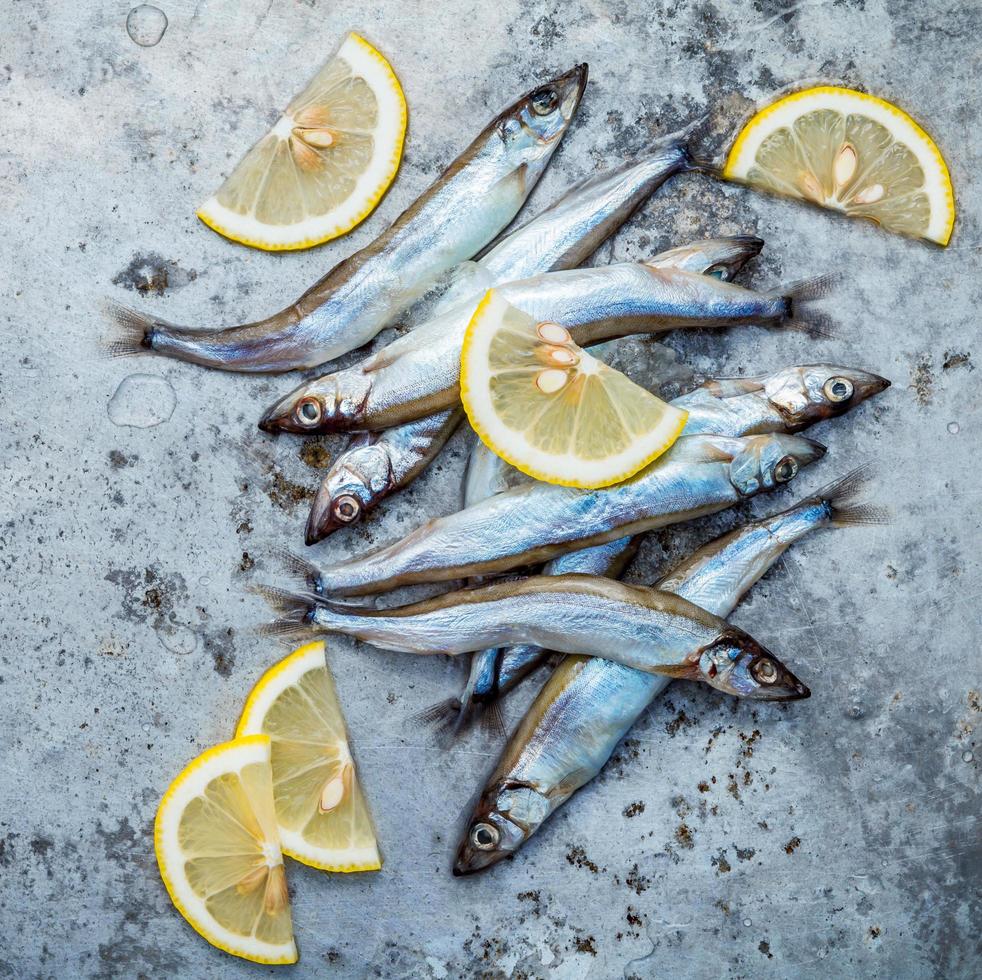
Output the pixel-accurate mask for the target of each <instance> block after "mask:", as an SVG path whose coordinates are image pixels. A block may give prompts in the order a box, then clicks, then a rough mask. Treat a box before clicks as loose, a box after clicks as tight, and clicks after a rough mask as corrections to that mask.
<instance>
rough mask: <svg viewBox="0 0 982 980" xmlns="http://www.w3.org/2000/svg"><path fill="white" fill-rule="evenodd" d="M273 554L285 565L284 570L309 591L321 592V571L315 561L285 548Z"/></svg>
mask: <svg viewBox="0 0 982 980" xmlns="http://www.w3.org/2000/svg"><path fill="white" fill-rule="evenodd" d="M273 556H274V558H275V559H276V560H277V561H278V562H279V563H280V564H281V565H282V566H283V570H284V571H285V572H286V573H287V574H288V575H290V576H291V577H292V578H294V579H296V580H297V581H298V582H302V583H303V584H304V587H305V588H306V589H307V590H308V591H310V592H314V593H319V592H320V589H321V584H320V580H321V572H320V569H319V568H318V567H317V566H316V565H315V564H314V563H313V562H310V561H307V559H306V558H301V557H300V555H298V554H295V553H294V552H292V551H287V550H285V549H284V550H277V551H275V552H274V553H273Z"/></svg>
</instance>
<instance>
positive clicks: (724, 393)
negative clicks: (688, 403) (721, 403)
mask: <svg viewBox="0 0 982 980" xmlns="http://www.w3.org/2000/svg"><path fill="white" fill-rule="evenodd" d="M764 381H765V379H764V378H706V380H705V381H703V383H702V384H701V385H700V386H699V387H700V388H701V389H704V390H705V391H707V392H709V393H710V394H711V395H712V396H713V397H714V398H734V397H736V396H737V395H749V394H751V393H753V392H755V391H763V390H764Z"/></svg>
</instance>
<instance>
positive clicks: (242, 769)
mask: <svg viewBox="0 0 982 980" xmlns="http://www.w3.org/2000/svg"><path fill="white" fill-rule="evenodd" d="M154 847H155V850H156V853H157V864H158V865H159V866H160V874H161V876H162V877H163V879H164V884H165V885H166V886H167V891H168V892H169V893H170V897H171V900H172V901H173V902H174V904H175V905H176V906H177V908H178V910H179V911H180V913H181V915H183V916H184V918H185V919H187V920H188V922H189V923H190V924H191V925H192V926H193V927H194V929H195V931H196V932H198V933H200V934H201V935H202V936H204V938H205V939H207V940H208V942H210V943H211V944H212V945H214V946H217V947H218V948H219V949H223V950H225V951H226V952H227V953H233V954H234V955H235V956H242V957H244V958H245V959H247V960H253V961H254V962H256V963H295V962H296V960H297V947H296V944H295V943H294V941H293V925H292V923H291V920H290V897H289V893H288V892H287V886H286V873H285V870H284V868H283V856H282V854H281V853H280V844H279V834H278V831H277V828H276V815H275V813H274V810H273V781H272V770H271V769H270V743H269V739H268V738H264V737H262V736H254V737H252V738H241V739H236V740H235V741H234V742H226V743H224V744H223V745H216V746H215V747H214V748H213V749H209V750H208V751H207V752H205V753H204V754H203V755H200V756H198V758H197V759H195V760H194V761H193V762H192V763H191V764H190V765H189V766H188V767H187V768H186V769H185V770H184V771H183V772H182V773H181V774H180V775H179V776H178V777H177V779H175V780H174V782H173V783H171V785H170V788H169V789H168V790H167V793H166V794H165V795H164V798H163V800H161V803H160V807H159V809H158V810H157V821H156V824H155V827H154Z"/></svg>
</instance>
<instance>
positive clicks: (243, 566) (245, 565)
mask: <svg viewBox="0 0 982 980" xmlns="http://www.w3.org/2000/svg"><path fill="white" fill-rule="evenodd" d="M255 564H256V560H255V559H254V558H253V557H252V555H250V554H249V552H248V551H243V552H242V560H241V561H240V562H239V569H240V570H241V571H243V572H248V571H249V569H250V568H252V567H253V566H254V565H255Z"/></svg>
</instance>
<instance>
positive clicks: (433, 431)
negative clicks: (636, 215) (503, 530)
mask: <svg viewBox="0 0 982 980" xmlns="http://www.w3.org/2000/svg"><path fill="white" fill-rule="evenodd" d="M686 157H687V155H686V153H685V150H684V148H683V147H680V146H678V145H671V146H669V147H666V148H663V149H662V150H660V151H659V152H658V153H656V154H653V155H652V156H650V157H647V158H646V159H645V160H644V161H642V162H641V163H637V164H634V165H632V166H631V167H630V168H627V169H622V170H621V171H619V172H618V174H617V175H611V176H609V177H606V178H603V179H597V180H594V181H591V182H590V184H589V185H588V186H587V187H586V188H582V189H581V191H580V194H581V195H586V197H587V198H588V200H593V201H594V204H595V206H594V207H593V209H592V211H591V209H590V208H589V207H588V206H587V205H586V204H584V203H583V201H582V200H580V197H579V196H577V197H575V199H574V195H573V193H572V192H571V194H570V195H567V198H569V199H570V200H569V204H568V206H566V207H563V206H562V205H563V203H564V202H565V201H566V200H567V198H564V199H563V201H560V202H559V204H558V205H554V206H553V208H550V209H549V210H550V211H556V212H557V214H556V217H555V220H550V221H549V222H548V224H547V225H546V226H544V227H543V228H541V229H540V231H538V232H536V234H535V235H534V236H529V237H526V236H525V234H524V231H525V229H520V230H519V231H517V232H515V233H513V234H512V235H509V236H508V238H506V239H505V240H504V241H503V242H502V243H501V245H499V246H497V247H496V248H495V249H493V250H492V251H491V253H489V256H488V258H489V259H491V258H493V257H496V256H497V258H495V261H494V263H493V264H492V265H490V267H489V268H490V269H491V271H490V272H489V274H488V276H487V277H485V278H484V280H483V281H484V282H487V283H490V284H492V285H493V282H492V280H491V276H507V275H509V273H510V271H511V270H520V269H522V263H523V262H524V265H525V266H526V267H529V266H531V265H532V264H534V259H529V258H528V256H535V257H540V256H541V257H546V258H548V260H549V261H554V259H555V257H556V256H557V255H558V256H559V261H562V262H565V261H576V260H579V259H581V258H582V257H583V256H582V254H581V252H580V251H579V250H577V249H575V248H574V247H573V246H574V245H575V244H576V242H577V240H578V239H577V235H576V234H574V233H573V232H572V231H571V229H574V228H576V227H579V228H581V229H582V235H586V236H588V237H589V238H590V241H591V245H590V247H594V245H595V244H598V243H597V240H596V235H597V227H596V226H595V225H593V224H591V223H590V221H589V220H588V217H589V215H590V214H591V213H592V214H593V215H594V217H595V219H596V221H597V222H599V223H602V224H603V226H604V228H605V231H604V234H605V235H606V234H609V233H610V231H613V230H614V228H613V227H612V225H613V224H614V222H613V221H612V220H610V215H611V214H613V215H616V216H617V223H620V221H621V220H623V219H624V218H626V217H627V216H628V213H629V212H630V211H631V210H633V209H634V207H635V206H636V201H637V197H638V196H639V194H641V193H642V192H645V193H650V191H651V190H653V189H654V188H655V187H656V186H658V185H660V184H661V183H663V182H664V180H665V179H666V178H667V177H668V176H670V175H671V174H672V173H674V172H676V171H677V169H678V168H679V167H682V166H684V165H685V160H686ZM574 204H575V205H576V206H575V208H574ZM547 214H548V212H547ZM540 217H545V216H540ZM539 222H540V218H536V219H534V220H533V221H532V222H530V223H529V224H528V225H526V226H525V228H528V229H531V228H532V226H535V225H537V224H539ZM549 232H551V233H552V237H551V238H550V237H549ZM582 235H581V236H580V238H582ZM514 239H518V240H521V241H523V242H524V243H525V245H526V246H527V248H526V250H525V251H522V252H521V253H518V252H516V251H514V250H513V249H512V247H511V246H509V249H508V252H507V253H505V254H506V255H507V256H508V261H507V262H505V261H504V258H503V257H502V256H501V254H500V252H499V250H500V249H502V248H503V247H504V246H506V245H508V243H509V242H511V241H512V240H514ZM550 242H552V243H553V244H554V245H556V243H559V244H558V245H557V246H556V247H555V248H554V250H553V251H552V252H550V250H549V248H548V245H549V243H550ZM762 244H763V243H762V242H761V241H760V239H758V238H750V237H748V236H740V237H734V238H729V239H716V240H711V241H707V242H698V243H694V244H692V245H686V246H682V247H681V248H675V249H672V250H671V251H670V252H665V253H663V254H662V255H660V256H658V257H657V259H655V260H653V261H659V262H668V263H669V264H670V263H672V262H677V263H678V266H679V267H680V268H686V269H691V270H693V271H703V272H714V273H716V272H718V273H719V275H720V277H721V278H724V279H728V278H730V276H731V275H732V274H733V272H734V271H735V270H736V269H738V268H739V267H741V266H742V265H743V264H744V263H745V262H746V261H747V260H748V259H749V258H751V257H752V256H754V255H756V254H757V253H758V252H759V251H760V248H761V246H762ZM522 256H525V258H522ZM461 418H462V414H461V413H460V412H459V411H458V410H455V409H444V410H443V411H441V412H438V413H436V415H431V416H424V417H423V418H422V419H417V420H415V421H413V422H407V423H405V424H403V425H400V426H395V427H393V428H391V429H387V430H385V431H384V432H381V433H376V434H374V435H371V436H358V437H356V439H355V441H354V442H353V443H352V444H351V445H350V446H349V447H348V448H347V449H346V450H345V451H344V452H343V453H341V454H340V455H339V456H338V457H337V459H336V460H335V461H334V462H333V464H332V465H331V468H330V469H329V470H328V472H327V475H326V476H325V477H324V480H323V482H322V483H321V486H320V489H319V490H318V491H317V496H316V497H315V498H314V503H313V506H312V507H311V511H310V517H309V519H308V521H307V532H306V543H307V544H308V545H311V544H315V543H316V542H318V541H321V540H323V539H324V538H325V537H327V536H328V535H329V534H331V533H332V532H334V531H335V530H337V529H338V528H341V527H347V526H350V525H351V524H354V523H356V522H357V521H359V520H361V518H363V517H364V516H365V515H366V514H368V513H369V512H370V511H372V510H373V509H374V508H375V507H376V506H377V505H378V504H379V503H380V502H381V501H382V500H383V499H384V498H385V497H387V496H389V495H390V494H392V493H394V492H396V491H397V490H400V489H402V488H404V487H405V486H407V485H408V483H410V482H411V481H412V480H414V479H415V478H416V477H417V476H418V475H419V474H420V473H421V472H422V471H423V470H424V469H425V468H426V466H428V465H429V463H430V462H432V460H433V459H435V458H436V455H437V454H438V452H439V451H440V449H441V448H442V447H443V445H444V444H445V443H446V441H447V439H448V438H449V437H450V435H451V433H452V432H453V429H454V428H455V427H456V425H457V424H458V423H459V421H460V419H461ZM427 440H429V444H428V443H427ZM481 445H483V443H482V444H481ZM472 458H474V459H476V460H477V465H476V466H475V467H468V477H467V478H466V480H467V482H473V481H474V480H475V479H476V478H479V476H480V474H479V469H480V463H481V462H482V460H483V458H484V457H476V456H474V455H473V454H472ZM494 458H495V459H496V460H497V457H494ZM487 465H488V466H490V467H496V466H497V463H493V462H490V461H488V463H487ZM503 465H504V464H503ZM501 489H504V487H502V488H501ZM482 499H483V496H482ZM471 502H476V501H474V500H472V501H471Z"/></svg>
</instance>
